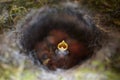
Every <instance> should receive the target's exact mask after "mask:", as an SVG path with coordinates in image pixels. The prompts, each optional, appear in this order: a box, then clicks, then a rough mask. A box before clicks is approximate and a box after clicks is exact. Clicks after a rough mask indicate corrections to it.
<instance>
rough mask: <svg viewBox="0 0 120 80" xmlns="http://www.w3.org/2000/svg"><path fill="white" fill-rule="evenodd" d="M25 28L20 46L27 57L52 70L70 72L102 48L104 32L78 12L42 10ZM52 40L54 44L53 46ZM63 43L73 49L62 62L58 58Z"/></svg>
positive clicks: (67, 9)
mask: <svg viewBox="0 0 120 80" xmlns="http://www.w3.org/2000/svg"><path fill="white" fill-rule="evenodd" d="M22 27H23V30H22V34H23V35H22V36H21V39H20V43H21V45H22V47H23V49H24V50H26V51H27V52H26V54H27V55H29V54H32V55H33V58H34V60H37V61H39V62H40V63H41V64H43V65H44V66H46V67H48V68H49V69H56V68H62V69H69V68H71V67H73V66H75V65H77V64H80V63H81V62H83V61H84V60H86V59H88V58H89V57H91V56H92V55H93V54H94V50H95V49H96V48H100V47H101V41H102V33H101V31H100V30H99V29H98V28H97V27H96V26H95V25H94V24H93V23H92V21H91V20H90V19H89V18H87V17H85V14H84V13H81V10H80V9H79V8H72V7H59V6H58V7H43V8H41V9H39V10H38V11H37V12H36V13H35V14H33V15H31V16H30V17H29V18H28V19H27V20H26V22H25V23H24V24H23V25H22ZM58 35H60V37H59V36H58ZM65 35H67V36H65ZM51 36H52V39H51ZM56 36H58V37H56ZM52 40H53V44H52V43H50V41H52ZM61 40H66V42H68V45H69V47H70V48H69V49H68V50H69V55H65V56H63V57H62V58H61V57H60V56H59V55H57V56H56V54H55V50H56V46H57V44H58V43H59V42H60V41H61ZM50 50H52V51H50ZM79 50H81V51H79ZM47 59H48V62H47V63H46V64H44V61H45V60H47Z"/></svg>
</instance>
